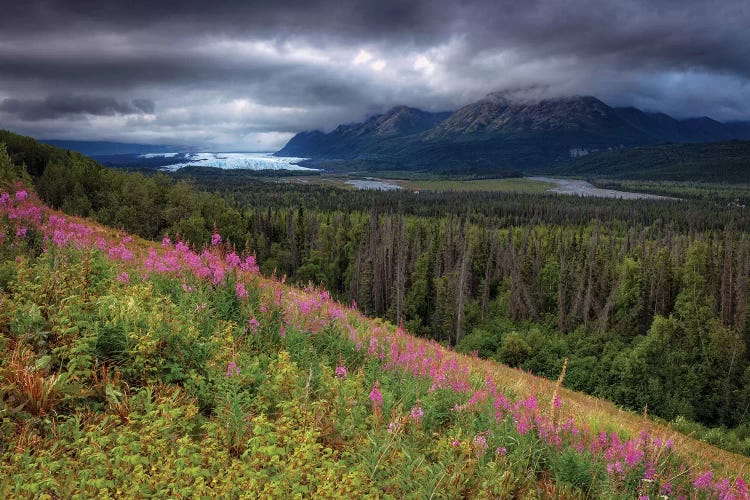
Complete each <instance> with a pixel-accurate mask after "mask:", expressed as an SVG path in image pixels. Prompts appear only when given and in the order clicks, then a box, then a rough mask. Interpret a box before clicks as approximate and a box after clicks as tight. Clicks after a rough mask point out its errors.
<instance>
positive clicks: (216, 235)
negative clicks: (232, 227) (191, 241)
mask: <svg viewBox="0 0 750 500" xmlns="http://www.w3.org/2000/svg"><path fill="white" fill-rule="evenodd" d="M220 243H221V235H220V234H219V233H214V234H212V235H211V245H212V246H216V245H219V244H220Z"/></svg>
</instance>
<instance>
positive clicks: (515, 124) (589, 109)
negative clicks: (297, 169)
mask: <svg viewBox="0 0 750 500" xmlns="http://www.w3.org/2000/svg"><path fill="white" fill-rule="evenodd" d="M731 139H750V124H748V123H744V122H742V123H732V124H724V123H720V122H717V121H715V120H711V119H710V118H706V117H703V118H694V119H688V120H677V119H675V118H672V117H671V116H669V115H666V114H664V113H648V112H644V111H641V110H639V109H637V108H632V107H631V108H612V107H610V106H608V105H607V104H605V103H604V102H602V101H600V100H599V99H597V98H595V97H591V96H578V97H566V98H557V99H542V100H517V99H511V98H509V97H508V96H507V95H506V94H503V93H495V94H489V95H488V96H487V97H486V98H484V99H482V100H480V101H478V102H475V103H472V104H469V105H467V106H464V107H462V108H461V109H459V110H457V111H455V112H453V113H429V112H426V111H421V110H418V109H415V108H409V107H406V106H399V107H396V108H393V109H391V110H390V111H388V112H387V113H384V114H382V115H375V116H372V117H370V118H368V119H367V120H365V121H364V122H362V123H353V124H347V125H340V126H338V127H337V128H336V129H335V130H333V131H332V132H330V133H327V134H326V133H323V132H320V131H313V132H301V133H299V134H297V135H296V136H294V137H293V138H292V139H291V140H290V141H289V143H288V144H287V145H286V146H285V147H284V148H283V149H281V150H280V151H279V152H278V153H277V155H280V156H297V157H306V158H312V159H313V160H357V161H359V162H365V163H367V162H371V163H372V164H373V165H380V164H389V165H392V166H395V167H397V168H404V169H430V170H434V171H477V170H481V171H488V170H490V171H492V170H496V171H498V172H501V171H510V170H519V169H520V170H525V171H534V170H539V169H543V168H548V167H550V166H553V165H558V164H562V163H566V162H569V161H570V160H571V159H572V158H576V157H580V156H585V155H587V154H589V153H591V152H596V151H607V150H611V149H621V148H628V147H633V146H644V145H654V144H662V143H668V142H685V143H688V142H709V141H722V140H731Z"/></svg>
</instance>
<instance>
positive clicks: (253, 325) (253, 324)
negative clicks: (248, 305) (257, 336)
mask: <svg viewBox="0 0 750 500" xmlns="http://www.w3.org/2000/svg"><path fill="white" fill-rule="evenodd" d="M247 324H248V325H249V326H250V328H252V329H253V331H256V330H257V329H258V327H259V326H260V322H259V321H258V320H257V319H255V318H252V319H251V320H250V321H248V322H247Z"/></svg>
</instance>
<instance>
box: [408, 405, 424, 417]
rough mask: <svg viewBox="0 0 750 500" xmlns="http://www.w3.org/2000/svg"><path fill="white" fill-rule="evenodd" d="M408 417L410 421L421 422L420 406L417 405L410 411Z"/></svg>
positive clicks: (422, 414) (422, 412)
mask: <svg viewBox="0 0 750 500" xmlns="http://www.w3.org/2000/svg"><path fill="white" fill-rule="evenodd" d="M409 417H411V419H412V420H415V421H417V422H419V421H421V420H422V417H424V411H423V410H422V405H420V404H419V403H417V404H416V405H415V406H414V408H412V409H411V412H410V413H409Z"/></svg>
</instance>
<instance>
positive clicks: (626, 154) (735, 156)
mask: <svg viewBox="0 0 750 500" xmlns="http://www.w3.org/2000/svg"><path fill="white" fill-rule="evenodd" d="M555 172H556V173H557V174H562V175H572V176H579V177H589V178H595V177H605V178H613V179H641V180H671V181H705V182H734V183H747V182H749V181H750V141H731V142H720V143H709V144H664V145H660V146H650V147H638V148H633V149H622V150H616V151H607V152H602V153H596V154H592V155H588V156H585V157H583V158H578V159H576V160H574V161H573V162H571V163H569V164H568V165H566V166H563V167H560V168H558V169H557V170H555Z"/></svg>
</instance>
